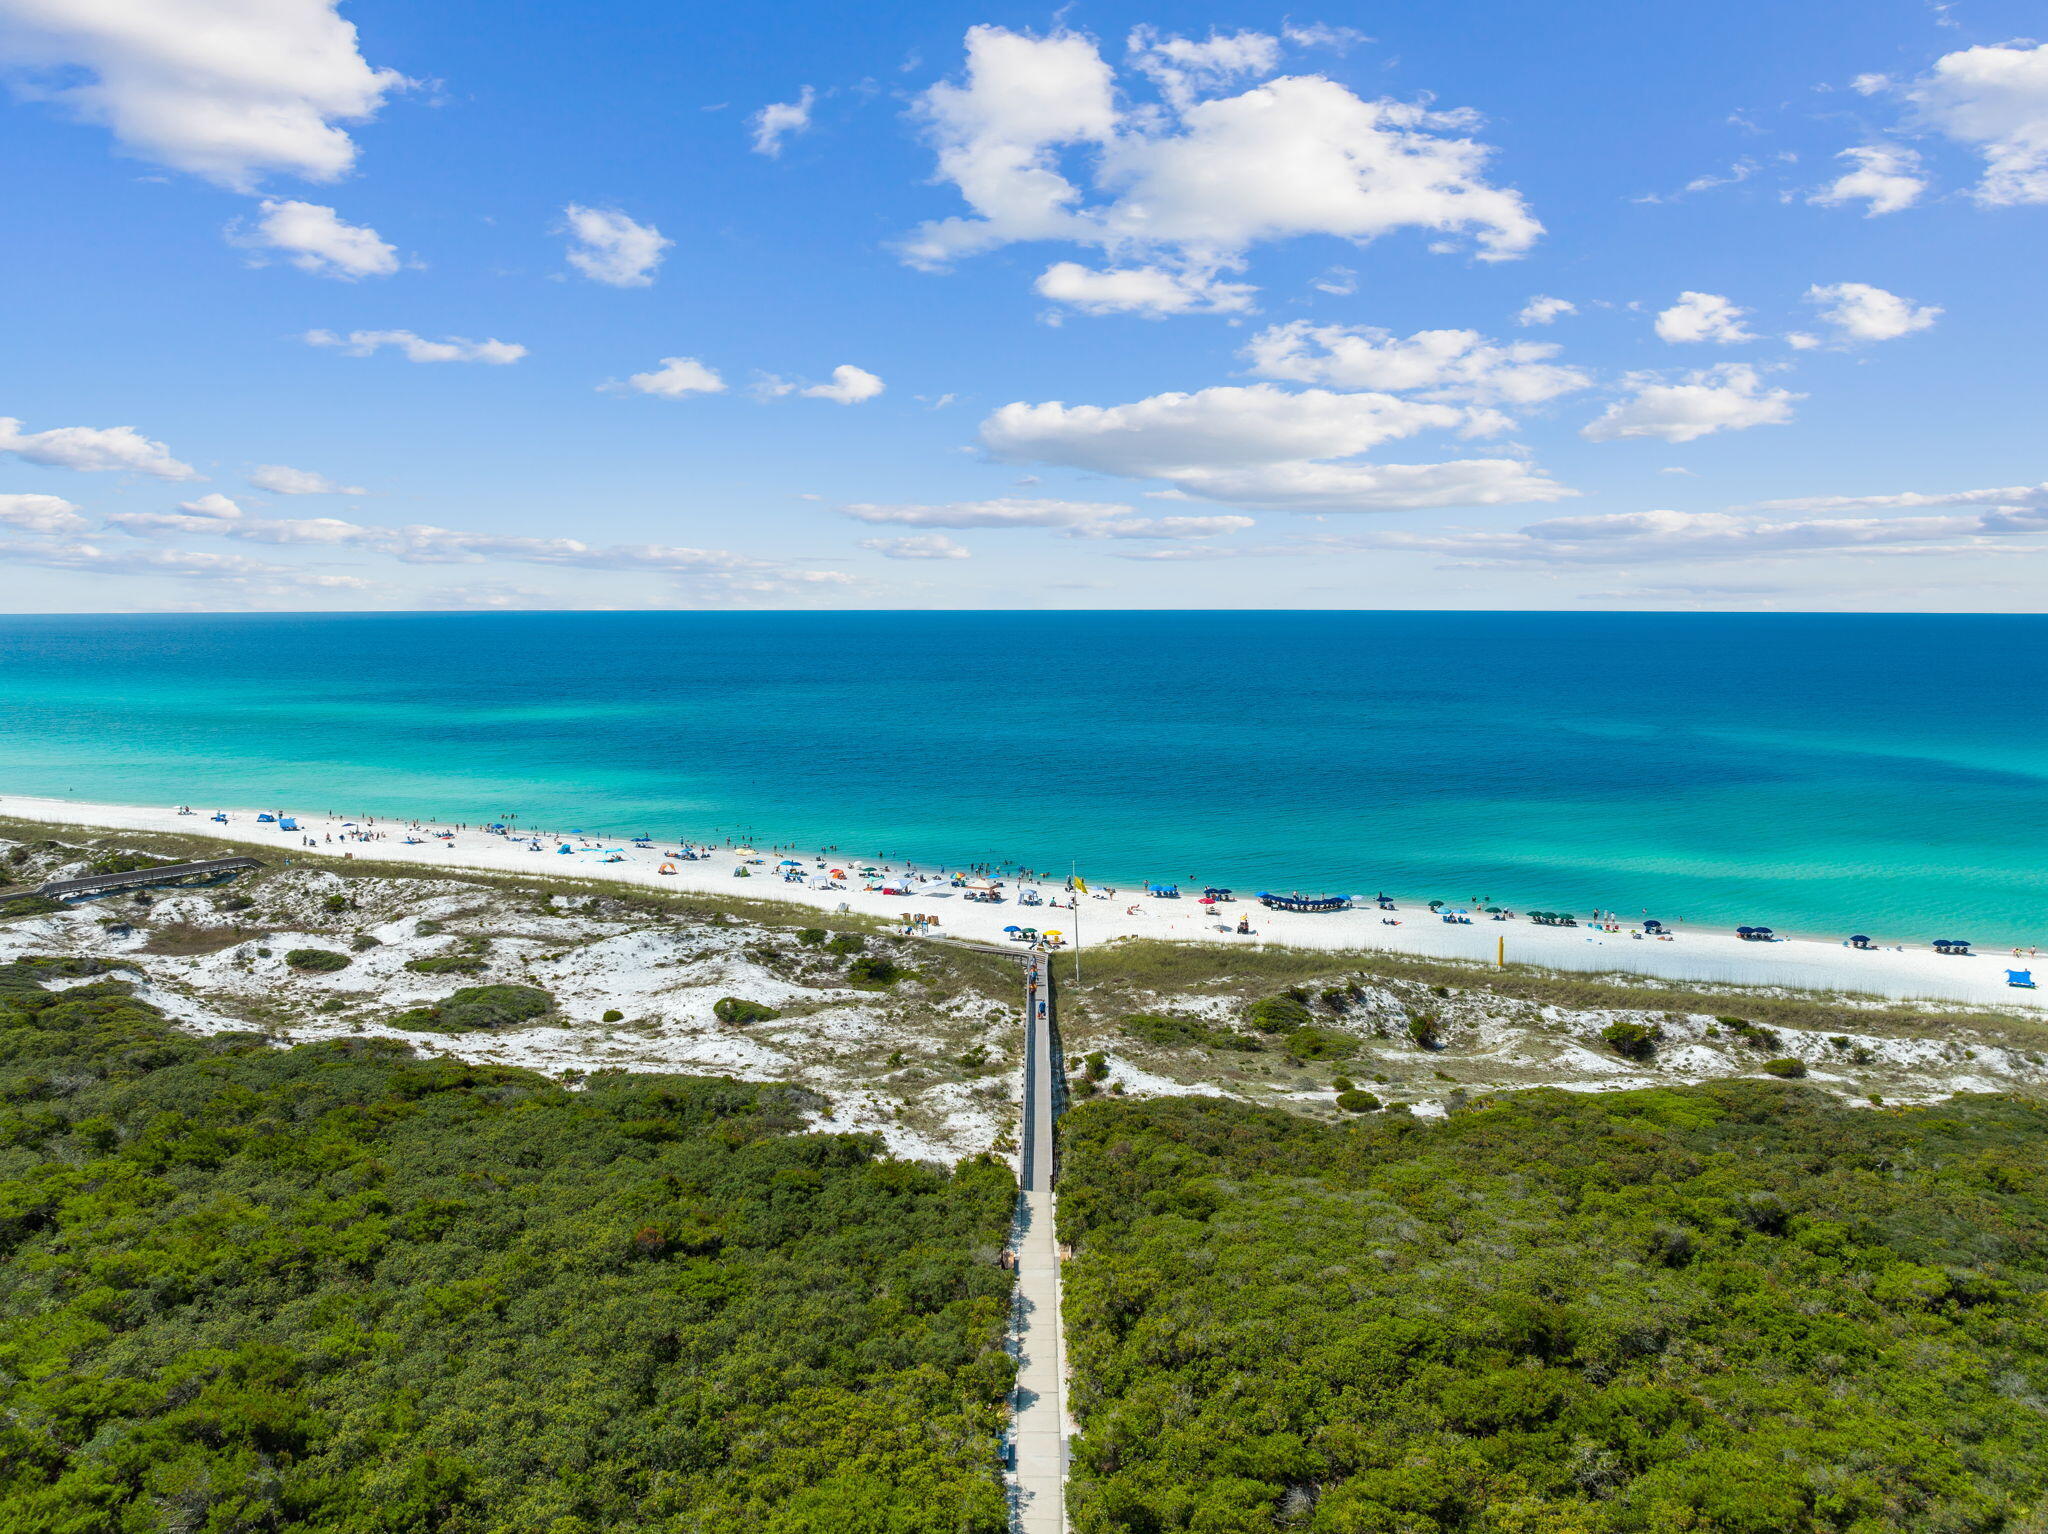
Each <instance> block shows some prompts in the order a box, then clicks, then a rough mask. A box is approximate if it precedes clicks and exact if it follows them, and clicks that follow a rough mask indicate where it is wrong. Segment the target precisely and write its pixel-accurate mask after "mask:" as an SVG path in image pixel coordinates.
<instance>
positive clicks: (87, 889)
mask: <svg viewBox="0 0 2048 1534" xmlns="http://www.w3.org/2000/svg"><path fill="white" fill-rule="evenodd" d="M262 866H263V863H262V860H261V859H259V858H249V857H235V858H206V859H204V860H203V861H201V862H197V863H166V864H164V865H163V866H162V867H160V868H130V869H128V870H126V871H125V872H122V873H117V874H86V875H84V876H83V877H81V878H77V879H52V880H50V881H49V883H47V884H39V885H37V886H36V887H35V889H34V890H32V891H22V892H21V893H24V894H36V895H41V896H42V897H43V898H44V899H46V900H76V899H78V898H79V897H81V896H85V895H111V894H115V893H118V892H119V891H121V890H139V889H148V888H150V887H151V886H153V885H158V884H185V883H206V882H208V881H211V880H214V879H218V878H219V877H221V876H222V875H223V874H238V873H240V872H242V871H243V870H244V869H248V868H261V867H262Z"/></svg>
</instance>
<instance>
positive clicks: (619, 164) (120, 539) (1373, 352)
mask: <svg viewBox="0 0 2048 1534" xmlns="http://www.w3.org/2000/svg"><path fill="white" fill-rule="evenodd" d="M2030 23H2031V24H2032V25H2034V26H2036V27H2037V28H2038V26H2039V24H2040V12H2039V10H2038V7H2036V6H2031V5H2020V4H2013V3H1973V0H1957V3H1954V4H1927V3H1922V0H1913V3H1907V0H1880V3H1868V0H1865V3H1857V4H1853V5H1852V4H1807V5H1802V6H1797V7H1786V6H1783V5H1779V4H1763V3H1733V4H1724V5H1721V6H1718V7H1713V8H1710V9H1701V8H1693V7H1668V6H1656V7H1646V6H1640V5H1633V4H1603V5H1586V4H1582V5H1577V6H1566V7H1545V8H1535V7H1529V6H1525V5H1515V4H1509V3H1505V0H1484V3H1482V0H1461V3H1429V4H1421V3H1410V4H1402V5H1393V6H1383V7H1376V8H1361V7H1330V8H1326V9H1323V10H1320V11H1315V12H1303V11H1293V10H1283V9H1278V8H1272V7H1262V6H1245V5H1236V6H1189V5H1185V4H1183V5H1179V6H1176V7H1173V8H1171V11H1170V13H1169V12H1167V11H1161V10H1158V9H1149V8H1144V7H1130V6H1122V5H1101V4H1077V5H1071V6H1068V7H1066V8H1064V9H1061V10H1059V11H1057V12H1049V11H1044V10H1030V9H1019V8H1008V7H1000V6H994V7H992V6H987V5H975V6H953V5H925V6H919V7H903V8H899V9H897V10H896V11H894V12H891V11H887V10H875V9H867V10H858V9H855V8H849V7H840V6H832V7H825V6H816V5H797V4H789V3H767V4H757V5H755V6H752V7H747V8H725V9H718V8H711V7H676V6H672V5H648V4H636V3H620V4H615V5H611V6H605V7H571V6H561V5H554V6H549V5H526V6H516V7H508V6H502V5H490V6H486V5H477V4H470V5H455V4H445V3H444V4H434V3H428V4H410V5H400V4H396V3H386V0H354V3H346V4H343V5H340V6H339V7H337V6H336V5H335V4H332V3H329V0H93V3H92V4H90V5H87V4H81V3H76V0H0V69H4V71H5V78H6V80H7V83H8V85H9V96H8V99H7V101H6V102H5V103H4V104H0V114H4V115H0V121H4V123H5V130H6V133H7V142H8V154H7V156H6V163H7V166H8V175H9V181H10V183H11V184H10V186H9V196H8V202H9V206H10V208H12V209H13V210H14V211H15V212H16V215H17V216H16V218H15V220H14V228H15V234H14V238H12V239H11V240H9V241H7V242H5V244H4V245H0V263H4V276H0V281H4V284H5V291H6V292H7V293H8V294H9V296H10V298H11V300H12V301H11V302H10V303H9V305H8V322H7V325H6V327H5V331H4V345H5V348H6V360H7V367H6V371H5V379H4V381H5V385H6V397H5V398H4V399H0V561H4V562H5V563H6V564H7V565H8V566H10V567H11V568H12V569H13V570H14V571H15V572H16V573H15V578H14V579H12V580H10V581H9V582H8V584H7V589H6V596H5V602H6V604H7V605H8V606H9V607H11V608H13V609H15V610H22V611H127V610H186V609H206V610H212V609H224V610H236V609H263V610H269V609H306V610H354V609H396V608H421V607H428V608H451V609H462V608H490V607H534V608H557V607H565V608H583V607H670V606H674V607H707V606H709V607H718V606H768V607H778V606H795V607H815V606H825V607H965V608H978V607H1161V608H1202V607H1239V606H1250V607H1421V608H1509V607H1537V608H1573V607H1585V608H1691V607H1703V608H1709V609H1771V610H1779V609H1820V610H1943V611H1948V610H1954V611H2029V610H2035V609H2037V608H2038V606H2039V602H2040V591H2041V582H2040V580H2039V578H2038V577H2037V576H2035V575H2034V573H2033V568H2034V567H2033V566H2032V564H2031V563H2030V562H2029V559H2028V556H2029V555H2032V554H2034V553H2035V552H2036V551H2037V550H2039V549H2042V548H2048V487H2044V485H2043V481H2044V480H2048V467H2044V463H2043V452H2042V444H2043V442H2044V441H2048V434H2044V432H2043V429H2042V408H2041V407H2042V386H2041V384H2040V381H2039V379H2040V371H2039V364H2038V358H2039V357H2040V356H2041V355H2042V350H2043V342H2044V340H2048V335H2044V331H2048V308H2044V304H2043V301H2042V297H2041V281H2040V270H2041V258H2040V251H2041V249H2042V248H2043V240H2044V235H2048V47H2043V46H2042V45H2041V44H2039V43H2037V42H2036V41H2034V40H2032V39H2030V38H2029V37H2027V36H2026V35H2025V33H2026V29H2027V27H2028V25H2029V24H2030Z"/></svg>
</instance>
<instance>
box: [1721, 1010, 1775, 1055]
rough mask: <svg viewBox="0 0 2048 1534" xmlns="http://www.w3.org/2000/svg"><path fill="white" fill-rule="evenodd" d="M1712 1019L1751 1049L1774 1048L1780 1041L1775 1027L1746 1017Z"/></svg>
mask: <svg viewBox="0 0 2048 1534" xmlns="http://www.w3.org/2000/svg"><path fill="white" fill-rule="evenodd" d="M1714 1021H1715V1022H1717V1023H1719V1024H1721V1026H1722V1027H1724V1028H1726V1029H1727V1030H1728V1031H1729V1032H1730V1033H1732V1034H1734V1035H1735V1036H1736V1037H1737V1038H1738V1039H1740V1040H1742V1042H1743V1043H1745V1044H1747V1045H1748V1046H1749V1047H1750V1048H1752V1049H1776V1048H1777V1047H1778V1045H1779V1043H1780V1042H1781V1041H1780V1039H1779V1037H1778V1030H1777V1029H1775V1028H1766V1027H1765V1026H1764V1025H1763V1024H1762V1023H1752V1022H1751V1021H1750V1020H1749V1019H1748V1018H1746V1017H1717V1018H1715V1019H1714Z"/></svg>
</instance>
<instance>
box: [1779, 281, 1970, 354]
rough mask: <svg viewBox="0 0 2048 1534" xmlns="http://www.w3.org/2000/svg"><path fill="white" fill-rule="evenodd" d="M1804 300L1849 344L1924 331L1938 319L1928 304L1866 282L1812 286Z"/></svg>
mask: <svg viewBox="0 0 2048 1534" xmlns="http://www.w3.org/2000/svg"><path fill="white" fill-rule="evenodd" d="M1806 301H1807V302H1808V303H1810V304H1818V305H1820V317H1821V318H1822V319H1823V320H1825V321H1827V323H1828V324H1830V325H1832V326H1834V327H1835V329H1836V330H1837V331H1839V332H1840V333H1841V334H1842V336H1843V337H1844V338H1845V339H1847V340H1851V341H1892V340H1896V339H1897V338H1898V337H1900V336H1904V335H1911V334H1912V333H1913V332H1914V331H1916V330H1926V329H1928V328H1929V327H1931V326H1932V325H1933V324H1934V322H1935V321H1936V320H1937V319H1939V318H1940V317H1941V310H1940V309H1938V308H1936V307H1935V306H1934V305H1932V304H1923V305H1917V306H1916V305H1915V304H1914V303H1913V301H1912V300H1911V299H1909V298H1901V297H1899V295H1898V294H1896V293H1888V292H1886V291H1885V290H1884V289H1883V288H1874V287H1872V286H1871V285H1870V284H1869V283H1867V282H1835V283H1828V284H1826V285H1823V284H1820V283H1815V284H1814V285H1813V286H1812V287H1810V288H1808V289H1807V290H1806Z"/></svg>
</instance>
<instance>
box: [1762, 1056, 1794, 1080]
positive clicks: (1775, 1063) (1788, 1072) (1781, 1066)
mask: <svg viewBox="0 0 2048 1534" xmlns="http://www.w3.org/2000/svg"><path fill="white" fill-rule="evenodd" d="M1758 1069H1759V1070H1766V1071H1769V1072H1770V1073H1771V1074H1772V1075H1773V1076H1783V1077H1786V1078H1787V1079H1788V1080H1797V1079H1798V1078H1799V1077H1801V1076H1804V1075H1805V1074H1806V1062H1805V1061H1804V1060H1794V1059H1792V1058H1790V1057H1789V1056H1788V1057H1786V1058H1785V1059H1782V1060H1766V1061H1764V1063H1763V1064H1762V1065H1761V1066H1759V1067H1758Z"/></svg>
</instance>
